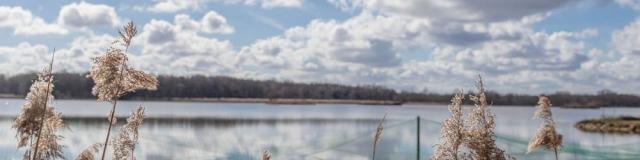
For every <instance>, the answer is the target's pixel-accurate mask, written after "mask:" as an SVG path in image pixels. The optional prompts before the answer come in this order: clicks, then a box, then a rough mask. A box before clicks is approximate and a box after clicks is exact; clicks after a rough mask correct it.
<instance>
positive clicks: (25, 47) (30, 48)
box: [0, 42, 51, 74]
mask: <svg viewBox="0 0 640 160" xmlns="http://www.w3.org/2000/svg"><path fill="white" fill-rule="evenodd" d="M50 59H51V52H50V51H49V49H48V48H47V46H44V45H31V44H30V43H28V42H22V43H20V44H18V45H17V46H0V72H2V73H9V74H15V73H25V72H32V71H41V70H42V69H44V68H45V66H46V64H47V62H49V60H50Z"/></svg>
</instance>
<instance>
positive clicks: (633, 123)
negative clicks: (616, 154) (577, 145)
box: [574, 116, 640, 134]
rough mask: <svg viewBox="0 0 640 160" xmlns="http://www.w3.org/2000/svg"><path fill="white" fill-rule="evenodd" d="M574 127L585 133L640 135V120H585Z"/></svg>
mask: <svg viewBox="0 0 640 160" xmlns="http://www.w3.org/2000/svg"><path fill="white" fill-rule="evenodd" d="M574 127H576V128H578V129H580V130H582V131H585V132H596V133H617V134H640V118H638V117H629V116H621V117H607V118H600V119H587V120H582V121H580V122H578V123H576V124H575V125H574Z"/></svg>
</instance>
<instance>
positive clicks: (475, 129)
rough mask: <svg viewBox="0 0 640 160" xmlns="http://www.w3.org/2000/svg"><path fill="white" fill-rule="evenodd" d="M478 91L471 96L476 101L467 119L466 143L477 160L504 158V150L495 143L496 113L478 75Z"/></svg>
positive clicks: (499, 159)
mask: <svg viewBox="0 0 640 160" xmlns="http://www.w3.org/2000/svg"><path fill="white" fill-rule="evenodd" d="M476 87H477V89H478V93H476V95H473V96H470V97H471V98H470V99H471V100H472V101H473V102H474V106H475V107H474V108H473V110H472V111H471V113H469V117H468V118H467V121H466V125H465V126H466V127H467V128H466V131H465V134H466V135H465V140H464V141H465V144H466V146H467V148H469V149H470V151H471V154H470V156H471V157H472V158H473V159H476V160H490V159H491V160H504V159H506V158H507V157H505V154H504V151H503V150H502V149H500V148H498V146H497V145H496V143H495V140H494V139H493V137H494V135H495V134H494V132H493V129H494V126H495V120H494V118H495V115H494V114H493V113H491V111H490V110H489V108H488V105H487V104H488V103H487V96H486V93H485V89H484V83H483V82H482V77H481V76H478V81H477V84H476Z"/></svg>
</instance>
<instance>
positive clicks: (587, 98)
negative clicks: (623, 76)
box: [0, 73, 640, 107]
mask: <svg viewBox="0 0 640 160" xmlns="http://www.w3.org/2000/svg"><path fill="white" fill-rule="evenodd" d="M85 75H86V74H79V73H56V74H55V75H54V77H55V78H54V80H55V81H54V84H55V90H54V95H55V96H56V98H58V99H89V98H91V99H93V98H94V96H93V95H91V88H92V86H93V81H92V80H90V79H88V78H86V76H85ZM36 77H37V76H36V74H35V73H28V74H18V75H14V76H5V75H0V94H1V95H2V96H3V97H23V96H24V95H25V94H26V93H27V92H28V90H29V87H30V84H31V82H32V81H33V80H34V79H35V78H36ZM158 81H159V83H160V84H159V86H158V90H156V91H137V92H135V93H131V94H128V95H126V96H125V97H123V98H124V99H139V100H171V99H174V98H309V99H356V100H393V101H402V102H426V103H440V104H448V103H449V102H450V99H451V96H452V94H437V93H417V92H397V91H395V90H393V89H389V88H386V87H383V86H375V85H362V86H348V85H338V84H327V83H294V82H282V81H274V80H251V79H239V78H233V77H225V76H200V75H193V76H168V75H160V76H158ZM546 96H549V97H550V98H551V101H552V102H553V103H554V105H555V106H566V107H596V106H602V107H607V106H640V97H639V96H637V95H630V94H619V93H615V92H613V91H609V90H603V91H600V92H598V93H597V94H591V95H589V94H571V93H569V92H557V93H554V94H550V95H546ZM487 97H488V99H489V100H490V102H491V103H492V104H493V105H529V106H533V105H535V104H536V103H537V100H538V98H537V95H522V94H499V93H497V92H488V94H487Z"/></svg>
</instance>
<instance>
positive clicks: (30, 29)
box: [0, 6, 68, 35]
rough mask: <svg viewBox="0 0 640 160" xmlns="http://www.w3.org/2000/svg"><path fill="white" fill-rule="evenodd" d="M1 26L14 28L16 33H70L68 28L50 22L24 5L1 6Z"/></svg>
mask: <svg viewBox="0 0 640 160" xmlns="http://www.w3.org/2000/svg"><path fill="white" fill-rule="evenodd" d="M0 27H2V28H12V29H13V34H15V35H41V34H67V33H68V31H67V30H66V29H64V28H62V27H60V26H58V25H55V24H49V23H47V22H45V21H44V20H43V19H42V18H40V17H37V16H34V15H33V14H32V13H31V11H29V10H26V9H24V8H22V7H8V6H0Z"/></svg>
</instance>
